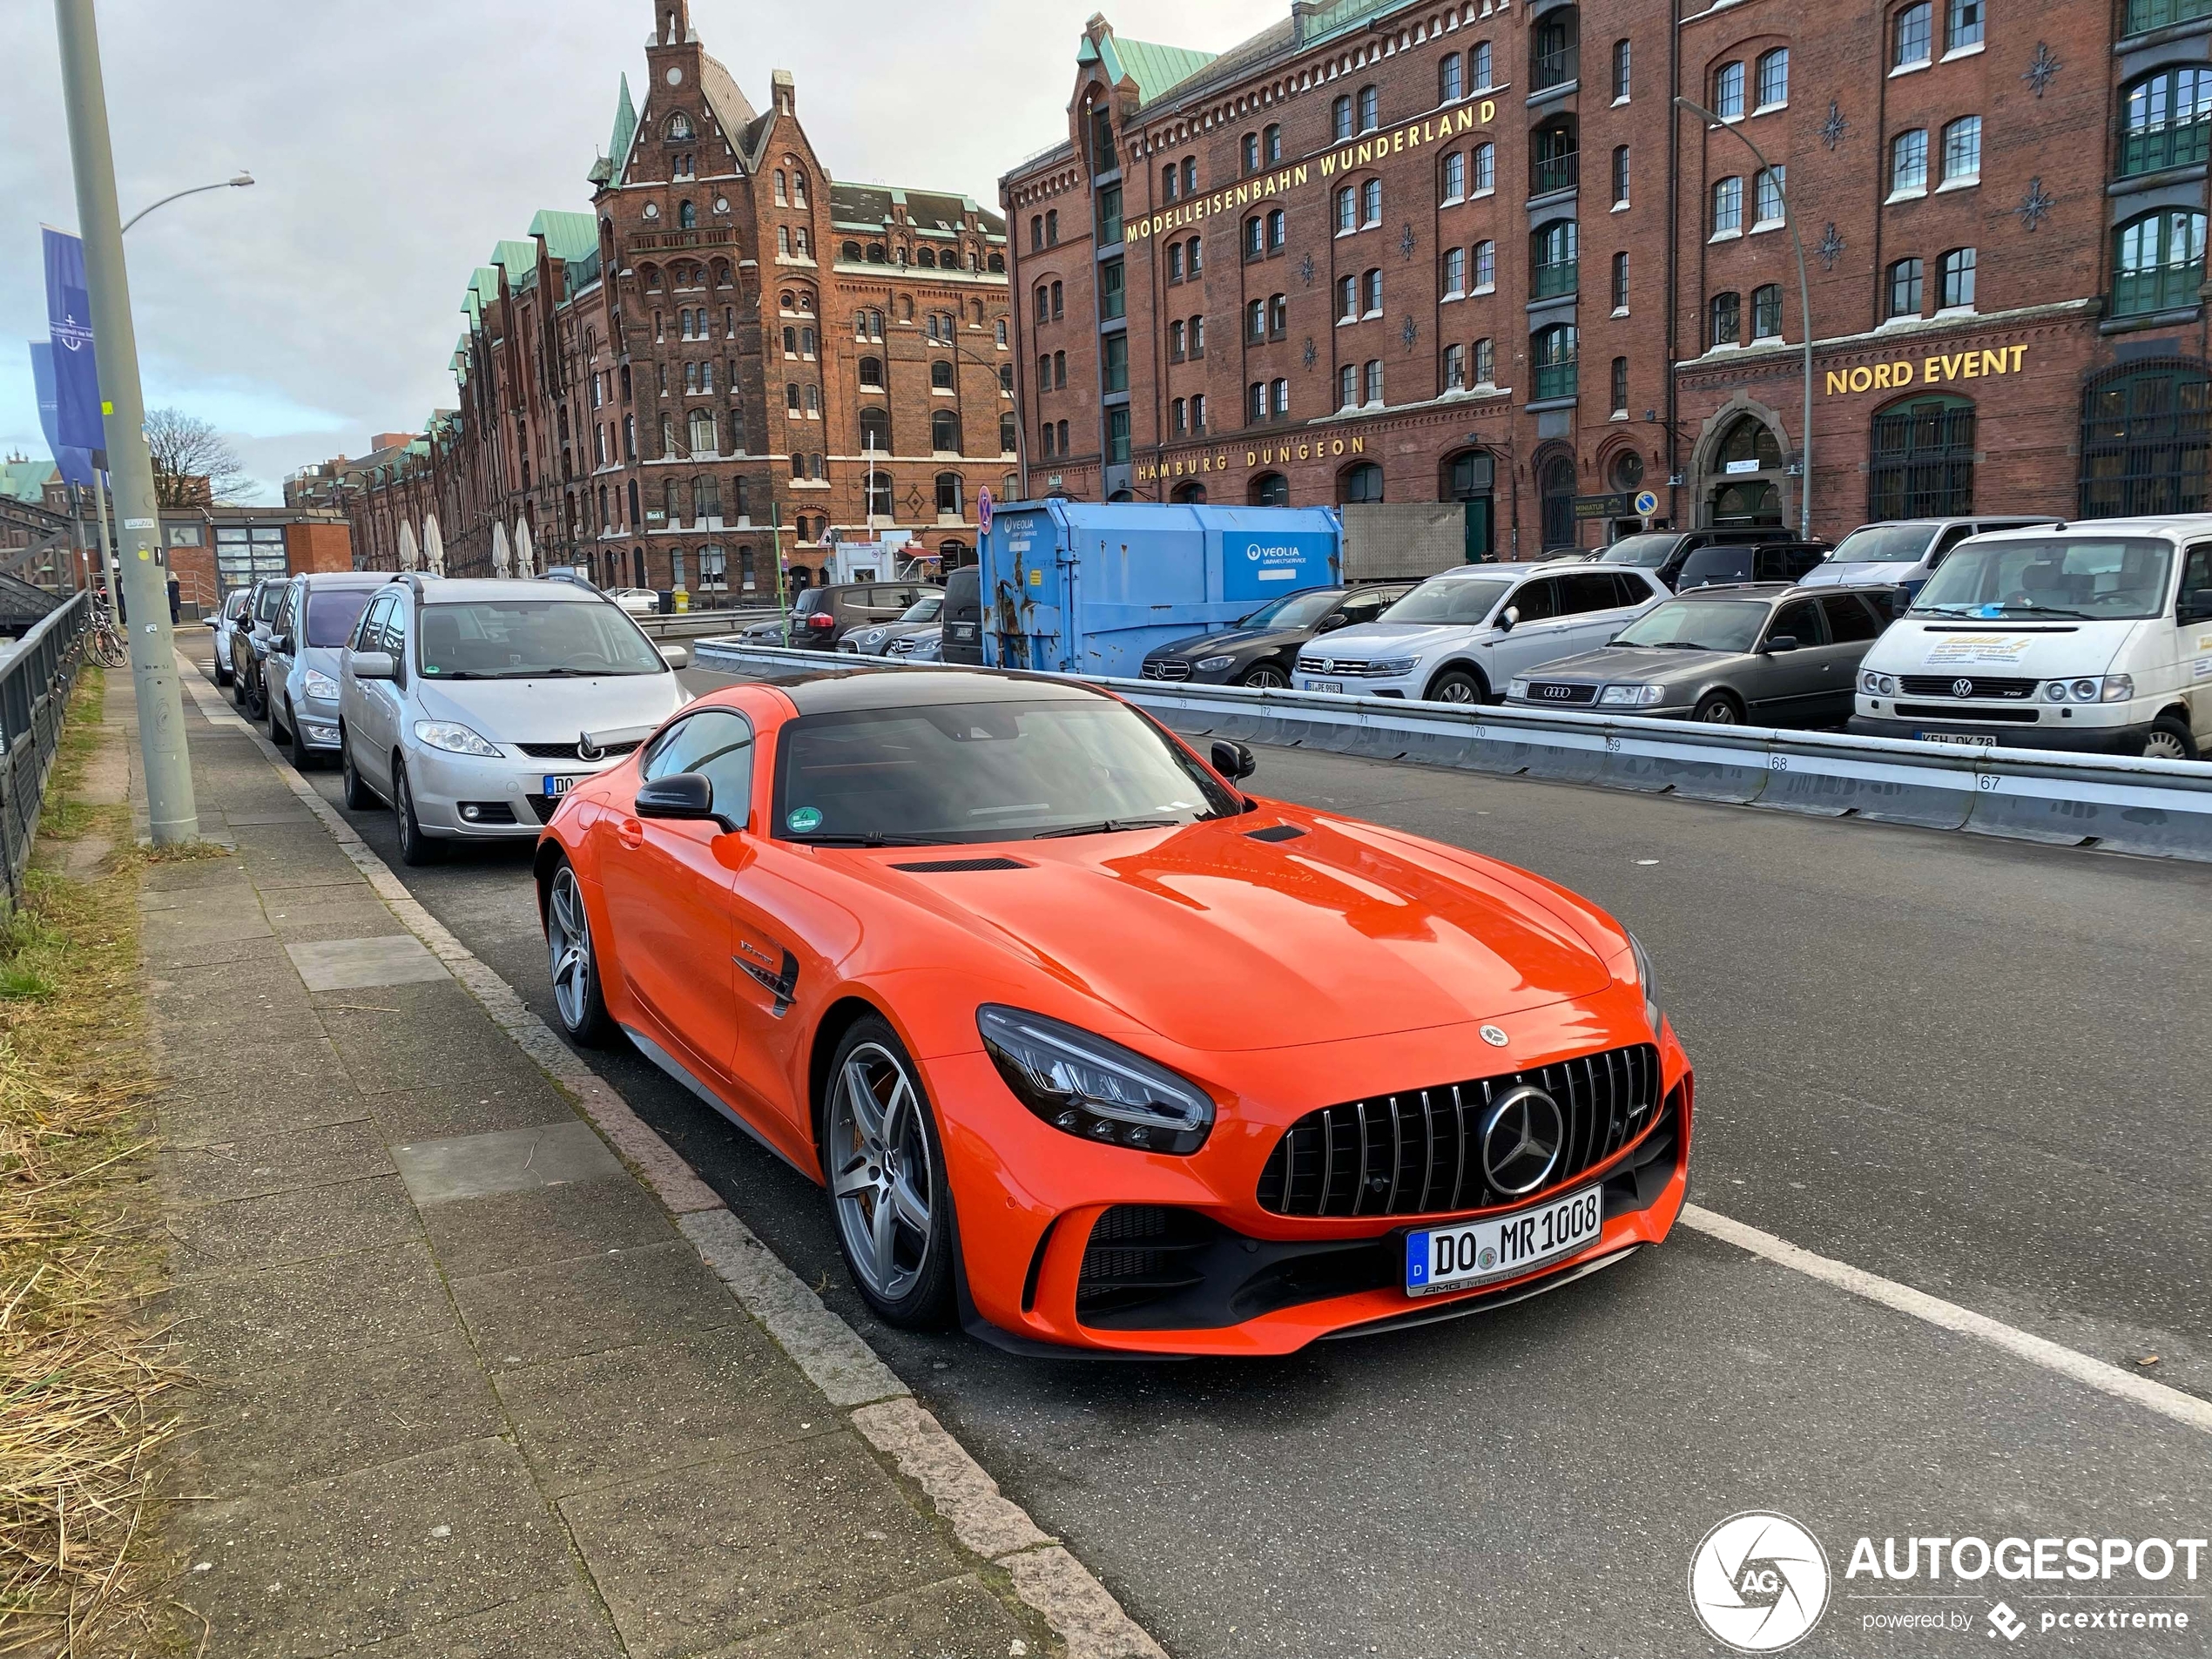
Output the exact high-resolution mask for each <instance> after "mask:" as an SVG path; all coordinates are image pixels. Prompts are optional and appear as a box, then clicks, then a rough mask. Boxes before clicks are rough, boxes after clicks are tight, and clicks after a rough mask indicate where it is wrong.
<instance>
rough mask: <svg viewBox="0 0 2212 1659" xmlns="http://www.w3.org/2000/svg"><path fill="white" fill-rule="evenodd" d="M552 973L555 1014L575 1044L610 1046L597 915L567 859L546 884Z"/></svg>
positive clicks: (611, 1032)
mask: <svg viewBox="0 0 2212 1659" xmlns="http://www.w3.org/2000/svg"><path fill="white" fill-rule="evenodd" d="M545 951H546V971H547V974H549V976H550V978H551V980H552V982H553V1012H554V1014H555V1015H556V1016H557V1017H558V1018H559V1020H560V1022H561V1029H562V1030H563V1032H565V1033H566V1034H567V1035H568V1038H569V1041H570V1042H573V1043H575V1044H577V1046H578V1047H579V1048H584V1049H597V1048H601V1047H604V1045H605V1043H606V1042H607V1041H608V1040H609V1039H610V1037H612V1036H613V1035H614V1033H615V1022H614V1019H613V1017H612V1016H611V1015H609V1014H608V1012H607V1001H606V998H605V997H604V996H603V995H600V991H599V955H598V952H597V950H595V949H594V948H593V947H592V941H591V914H590V911H588V910H587V909H586V908H585V907H584V903H583V884H582V883H581V882H579V881H578V880H577V873H576V869H575V867H573V866H572V865H570V862H569V861H568V860H567V859H565V858H563V860H561V861H560V862H559V863H557V864H556V865H555V866H554V867H553V879H552V880H550V881H549V882H547V883H546V884H545Z"/></svg>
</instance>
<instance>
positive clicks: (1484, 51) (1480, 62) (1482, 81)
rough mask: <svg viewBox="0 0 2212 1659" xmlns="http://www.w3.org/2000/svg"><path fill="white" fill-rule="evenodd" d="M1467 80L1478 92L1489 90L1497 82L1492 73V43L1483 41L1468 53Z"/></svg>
mask: <svg viewBox="0 0 2212 1659" xmlns="http://www.w3.org/2000/svg"><path fill="white" fill-rule="evenodd" d="M1467 80H1468V83H1469V84H1471V85H1473V87H1474V90H1475V91H1478V92H1487V91H1489V90H1490V89H1491V87H1492V86H1494V84H1496V82H1495V81H1494V78H1493V77H1492V75H1491V73H1490V43H1489V42H1488V41H1487V40H1486V41H1482V42H1480V44H1477V45H1476V47H1475V49H1474V51H1471V52H1469V53H1468V54H1467Z"/></svg>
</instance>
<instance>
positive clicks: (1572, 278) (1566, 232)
mask: <svg viewBox="0 0 2212 1659" xmlns="http://www.w3.org/2000/svg"><path fill="white" fill-rule="evenodd" d="M1577 268H1578V265H1577V248H1576V243H1575V221H1574V220H1573V219H1554V220H1553V221H1552V222H1551V223H1550V224H1548V225H1546V226H1542V227H1541V228H1540V229H1538V230H1537V231H1535V232H1534V233H1533V234H1532V235H1531V236H1530V238H1529V274H1530V278H1531V286H1532V293H1531V297H1532V298H1534V299H1537V300H1550V299H1554V298H1556V297H1557V296H1559V295H1561V294H1563V293H1574V292H1575V287H1576V286H1577V282H1576V272H1577Z"/></svg>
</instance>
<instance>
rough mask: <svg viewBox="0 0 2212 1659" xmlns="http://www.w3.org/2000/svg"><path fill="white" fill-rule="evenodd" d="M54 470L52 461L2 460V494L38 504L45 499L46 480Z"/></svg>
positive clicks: (0, 485) (0, 492)
mask: <svg viewBox="0 0 2212 1659" xmlns="http://www.w3.org/2000/svg"><path fill="white" fill-rule="evenodd" d="M54 472H55V467H54V463H53V462H51V461H0V496H12V497H13V498H14V499H15V500H17V501H27V502H30V503H31V504H32V505H34V506H36V505H37V504H38V503H40V502H43V501H44V499H45V490H46V481H47V480H48V479H49V478H51V477H52V476H53V475H54Z"/></svg>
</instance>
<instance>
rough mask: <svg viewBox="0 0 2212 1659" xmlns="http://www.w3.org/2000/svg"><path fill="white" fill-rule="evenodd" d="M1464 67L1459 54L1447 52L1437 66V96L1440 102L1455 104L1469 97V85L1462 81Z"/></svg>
mask: <svg viewBox="0 0 2212 1659" xmlns="http://www.w3.org/2000/svg"><path fill="white" fill-rule="evenodd" d="M1463 70H1464V65H1462V64H1460V55H1459V53H1457V52H1446V53H1445V54H1444V57H1443V59H1442V61H1440V63H1439V64H1437V66H1436V96H1437V98H1438V100H1439V101H1440V102H1441V103H1445V104H1455V103H1457V102H1458V101H1459V100H1460V98H1464V97H1466V96H1467V85H1466V83H1465V82H1464V81H1462V80H1461V79H1460V76H1461V74H1462V72H1463Z"/></svg>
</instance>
